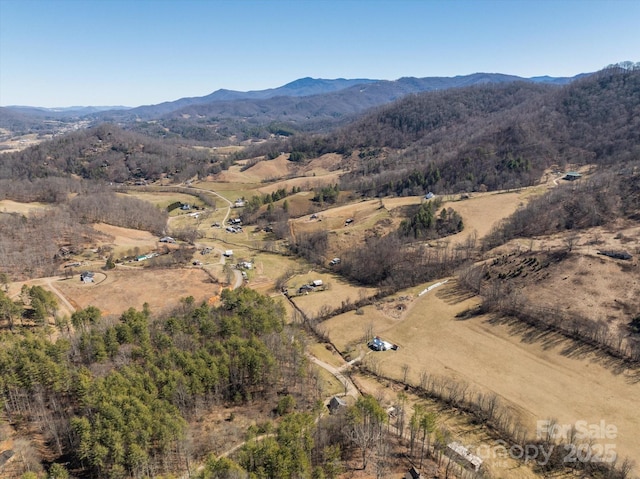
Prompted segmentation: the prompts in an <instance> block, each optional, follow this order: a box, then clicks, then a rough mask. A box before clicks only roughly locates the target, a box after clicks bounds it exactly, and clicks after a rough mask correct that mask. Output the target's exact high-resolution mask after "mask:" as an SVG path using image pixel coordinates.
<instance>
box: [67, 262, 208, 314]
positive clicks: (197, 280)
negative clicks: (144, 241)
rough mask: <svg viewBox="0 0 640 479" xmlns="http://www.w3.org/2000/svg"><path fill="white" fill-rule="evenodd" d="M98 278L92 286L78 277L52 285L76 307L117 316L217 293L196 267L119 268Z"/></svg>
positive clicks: (156, 309)
mask: <svg viewBox="0 0 640 479" xmlns="http://www.w3.org/2000/svg"><path fill="white" fill-rule="evenodd" d="M96 276H99V278H98V279H97V282H96V283H95V284H82V283H81V282H80V281H79V280H78V276H76V277H74V278H72V279H69V280H61V281H57V282H56V283H55V286H56V288H57V289H58V290H59V291H61V292H62V293H63V294H64V296H65V297H66V298H68V299H69V301H70V302H71V303H72V304H73V305H74V306H75V307H76V308H86V307H87V306H90V305H93V306H96V307H97V308H99V309H100V310H101V311H102V313H103V314H104V315H109V314H115V315H119V314H121V313H122V312H124V311H126V310H127V309H128V308H130V307H133V308H136V309H142V306H143V304H144V303H148V304H149V307H150V309H151V311H152V312H153V313H161V312H165V311H167V310H170V309H171V308H174V307H176V306H177V305H178V304H179V300H180V298H186V297H187V296H193V297H194V298H195V300H196V302H197V303H199V302H201V301H207V300H209V299H210V298H212V297H215V296H217V295H218V294H219V293H220V287H219V286H218V285H216V284H212V283H211V280H210V278H209V276H208V275H207V274H206V273H205V272H204V271H203V270H202V269H200V268H195V267H194V268H173V269H148V268H133V267H129V268H127V267H122V266H119V267H117V268H116V269H114V270H110V271H107V272H105V273H104V275H102V274H101V275H96Z"/></svg>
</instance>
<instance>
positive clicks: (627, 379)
mask: <svg viewBox="0 0 640 479" xmlns="http://www.w3.org/2000/svg"><path fill="white" fill-rule="evenodd" d="M405 296H409V295H405ZM396 301H398V300H396ZM404 303H405V311H406V312H405V314H404V315H402V316H400V317H394V316H393V315H390V314H388V313H387V312H385V310H384V307H381V306H380V305H377V306H368V307H366V308H364V313H365V314H364V315H361V316H358V315H356V314H355V313H354V312H349V313H346V314H343V315H340V316H336V317H334V318H331V319H329V320H328V321H326V322H325V323H323V324H324V325H325V328H326V331H327V332H328V334H329V337H330V338H331V341H332V342H334V344H336V346H337V347H338V348H339V349H342V350H344V349H347V348H351V349H354V348H356V349H358V348H360V349H362V348H364V345H363V344H362V339H363V333H364V331H365V328H366V326H367V324H368V323H371V324H372V325H373V332H374V334H377V335H380V336H381V337H383V339H385V340H388V341H391V342H393V343H396V344H398V345H399V346H400V348H399V350H398V351H385V352H367V358H366V360H374V361H376V362H377V363H378V366H379V368H380V371H381V372H382V373H383V374H385V375H390V376H393V377H397V378H401V377H402V367H403V365H405V364H406V365H408V366H409V379H410V381H411V382H413V383H415V384H417V383H418V382H419V375H420V373H421V371H426V372H428V373H429V374H432V375H436V376H440V377H448V378H451V379H454V380H456V381H460V382H464V383H467V384H469V385H470V386H471V388H472V389H474V390H477V391H483V392H487V391H492V392H495V393H496V394H497V395H498V396H499V397H500V398H501V400H502V401H503V402H504V403H505V404H506V405H507V406H509V407H510V409H511V410H512V412H513V413H514V414H516V415H517V416H518V417H519V419H520V421H521V422H522V423H523V424H524V425H525V426H526V427H527V428H528V429H529V431H530V432H531V435H532V436H533V435H534V433H535V427H536V424H537V423H536V421H538V420H546V419H550V418H555V419H557V420H558V422H559V423H560V424H576V422H577V421H586V423H587V424H589V425H591V424H601V421H605V423H606V424H611V425H613V426H615V427H616V428H617V435H616V437H615V438H613V439H609V440H606V441H605V442H609V443H611V442H612V441H613V444H615V449H616V451H617V453H618V454H619V455H620V457H621V458H622V457H625V456H626V457H630V458H634V457H636V453H637V451H640V436H638V435H637V434H636V431H637V430H638V429H639V428H640V416H638V415H637V397H638V394H639V393H640V370H638V369H637V368H636V369H631V368H629V367H625V366H624V365H621V364H617V363H616V362H615V361H610V360H608V359H607V358H603V357H601V356H600V355H598V354H597V353H593V352H590V351H588V350H585V349H584V348H582V347H580V345H578V344H576V343H574V342H573V341H570V340H567V339H565V338H563V337H561V336H558V335H554V334H537V333H535V332H533V331H529V330H527V329H526V328H522V327H521V326H519V325H518V324H511V325H509V324H503V323H495V322H493V321H491V319H490V318H488V317H487V316H477V317H472V318H471V319H466V320H461V319H458V318H456V315H457V314H458V313H461V312H463V311H465V310H467V309H469V308H472V307H474V306H475V305H477V304H478V298H476V297H471V296H469V295H466V294H464V293H462V292H460V291H459V290H458V289H457V288H456V285H455V281H451V282H450V283H448V284H446V285H443V286H441V287H440V288H437V289H435V290H432V291H430V292H428V293H426V294H424V295H423V296H421V297H417V295H416V294H415V290H412V292H411V294H410V300H408V299H407V298H405V299H404ZM601 442H602V441H601ZM505 477H506V476H505Z"/></svg>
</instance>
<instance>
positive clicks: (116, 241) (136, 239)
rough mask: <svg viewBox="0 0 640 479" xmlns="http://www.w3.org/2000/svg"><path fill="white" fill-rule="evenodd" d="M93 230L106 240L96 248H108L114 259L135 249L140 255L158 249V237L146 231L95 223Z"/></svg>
mask: <svg viewBox="0 0 640 479" xmlns="http://www.w3.org/2000/svg"><path fill="white" fill-rule="evenodd" d="M93 228H94V229H95V230H96V231H99V232H100V233H103V234H104V235H107V237H108V238H110V239H108V240H103V241H101V242H100V243H99V244H98V245H97V246H110V247H112V248H113V254H114V256H115V257H116V258H118V257H120V256H123V255H125V254H128V253H129V251H130V250H131V251H133V250H135V249H136V248H138V250H139V251H140V253H147V252H150V251H152V250H154V249H156V248H157V247H158V237H157V236H155V235H154V234H151V233H149V232H148V231H140V230H134V229H131V228H121V227H119V226H112V225H108V224H105V223H97V224H94V225H93Z"/></svg>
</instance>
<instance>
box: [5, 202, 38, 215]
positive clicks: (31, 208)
mask: <svg viewBox="0 0 640 479" xmlns="http://www.w3.org/2000/svg"><path fill="white" fill-rule="evenodd" d="M47 208H48V205H46V204H45V203H37V202H33V203H18V202H17V201H11V200H0V213H19V214H21V215H28V214H30V213H33V212H43V211H46V210H47Z"/></svg>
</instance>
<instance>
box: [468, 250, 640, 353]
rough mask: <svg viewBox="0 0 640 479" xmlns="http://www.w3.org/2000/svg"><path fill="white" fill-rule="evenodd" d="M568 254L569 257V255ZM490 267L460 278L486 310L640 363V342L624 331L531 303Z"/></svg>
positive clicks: (479, 267) (471, 270)
mask: <svg viewBox="0 0 640 479" xmlns="http://www.w3.org/2000/svg"><path fill="white" fill-rule="evenodd" d="M565 254H566V253H565ZM489 271H490V269H489V267H488V266H486V265H475V266H470V267H468V268H465V269H463V270H461V271H460V272H459V274H458V281H459V284H460V285H462V286H463V287H466V288H468V289H469V290H471V291H473V292H475V293H477V294H479V295H480V296H481V297H482V299H483V303H482V310H483V311H486V312H493V313H497V314H499V315H500V316H501V317H504V318H515V319H516V320H517V321H521V322H524V323H526V324H528V325H530V326H531V327H534V328H536V329H540V330H543V331H555V332H557V333H560V334H562V335H563V336H566V337H568V338H571V339H573V340H575V341H577V342H578V343H580V344H584V345H585V346H588V347H590V348H596V349H598V350H601V351H603V352H604V353H606V354H608V355H610V356H613V357H615V358H619V359H623V360H632V361H636V362H637V361H640V341H638V339H637V338H635V337H634V336H630V335H629V334H628V332H627V331H626V330H624V329H620V330H617V331H614V330H613V329H612V328H611V326H610V325H609V324H607V322H606V321H602V320H601V321H595V320H593V319H590V318H585V317H583V316H581V315H579V314H577V313H575V312H571V311H567V310H566V309H563V308H561V307H559V306H558V307H549V306H540V305H538V304H534V303H533V302H531V301H528V300H527V299H526V298H524V296H523V295H522V294H520V293H519V291H518V290H516V289H515V288H514V287H513V286H512V285H511V284H510V283H509V282H504V281H503V280H502V279H500V277H496V278H492V277H491V275H490V274H488V273H489Z"/></svg>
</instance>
